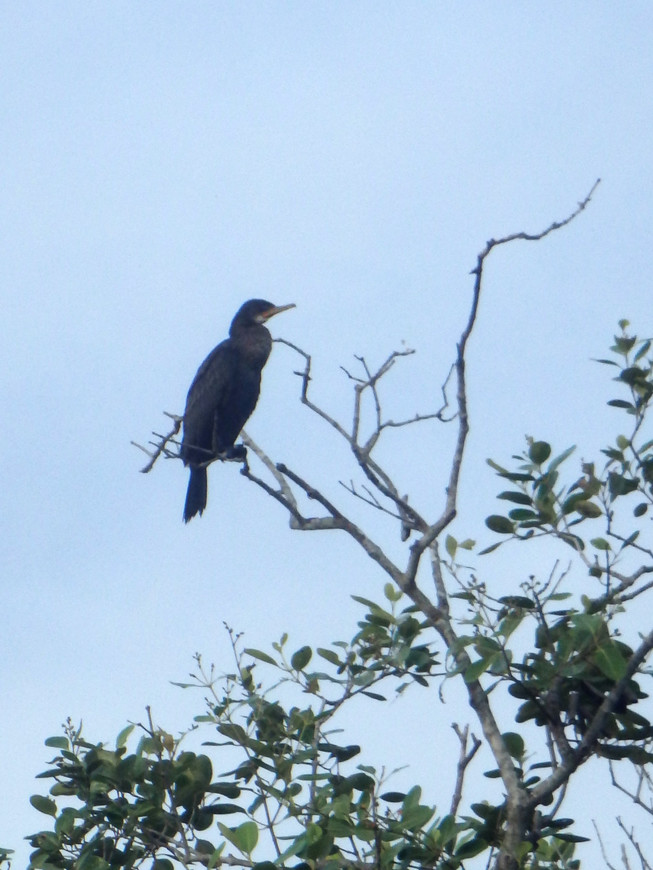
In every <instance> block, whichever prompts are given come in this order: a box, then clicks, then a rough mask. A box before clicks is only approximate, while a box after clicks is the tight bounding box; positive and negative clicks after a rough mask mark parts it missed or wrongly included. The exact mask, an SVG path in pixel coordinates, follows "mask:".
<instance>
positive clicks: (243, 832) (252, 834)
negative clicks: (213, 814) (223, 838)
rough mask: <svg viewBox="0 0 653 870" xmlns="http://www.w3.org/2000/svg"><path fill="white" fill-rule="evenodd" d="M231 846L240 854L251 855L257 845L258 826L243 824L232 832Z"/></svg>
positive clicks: (250, 823) (249, 823)
mask: <svg viewBox="0 0 653 870" xmlns="http://www.w3.org/2000/svg"><path fill="white" fill-rule="evenodd" d="M233 835H234V838H233V841H232V842H233V844H234V846H236V847H237V848H238V849H240V851H241V852H244V853H245V854H246V855H251V854H252V852H253V851H254V848H255V847H256V844H257V843H258V825H257V824H256V822H251V821H250V822H243V823H242V825H239V826H238V827H237V828H236V829H235V830H234V831H233Z"/></svg>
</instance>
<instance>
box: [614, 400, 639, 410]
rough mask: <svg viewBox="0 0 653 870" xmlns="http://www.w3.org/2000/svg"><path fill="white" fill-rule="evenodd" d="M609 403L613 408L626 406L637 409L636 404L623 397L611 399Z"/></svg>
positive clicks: (629, 408)
mask: <svg viewBox="0 0 653 870" xmlns="http://www.w3.org/2000/svg"><path fill="white" fill-rule="evenodd" d="M608 405H610V406H611V407H612V408H626V410H628V411H634V410H635V406H634V405H633V404H632V403H631V402H625V401H624V400H623V399H610V401H609V402H608Z"/></svg>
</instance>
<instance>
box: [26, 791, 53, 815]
mask: <svg viewBox="0 0 653 870" xmlns="http://www.w3.org/2000/svg"><path fill="white" fill-rule="evenodd" d="M29 802H30V803H31V805H32V806H33V807H34V809H35V810H38V811H39V812H40V813H45V815H46V816H56V815H57V805H56V803H55V802H54V801H52V800H50V798H47V797H44V796H43V795H40V794H33V795H32V796H31V798H30V799H29Z"/></svg>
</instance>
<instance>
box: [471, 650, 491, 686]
mask: <svg viewBox="0 0 653 870" xmlns="http://www.w3.org/2000/svg"><path fill="white" fill-rule="evenodd" d="M496 657H497V654H496V653H495V654H494V655H489V656H484V657H483V658H482V659H477V660H476V661H475V662H472V663H471V665H470V666H469V667H468V668H467V670H466V671H465V682H466V683H473V682H474V680H478V678H479V677H480V676H481V674H484V673H485V672H486V671H487V669H488V668H489V667H490V666H491V665H492V663H493V662H494V660H495V659H496Z"/></svg>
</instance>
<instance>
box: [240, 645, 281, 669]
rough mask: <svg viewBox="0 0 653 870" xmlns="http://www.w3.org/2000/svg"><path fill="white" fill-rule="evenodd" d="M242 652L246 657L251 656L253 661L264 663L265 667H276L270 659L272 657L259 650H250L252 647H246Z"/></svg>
mask: <svg viewBox="0 0 653 870" xmlns="http://www.w3.org/2000/svg"><path fill="white" fill-rule="evenodd" d="M243 652H244V653H245V654H246V655H248V656H251V657H252V658H253V659H258V660H259V661H261V662H265V663H266V664H267V665H276V662H275V660H274V659H273V658H272V656H271V655H268V653H266V652H261V650H260V649H252V647H249V646H248V647H245V649H244V650H243Z"/></svg>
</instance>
